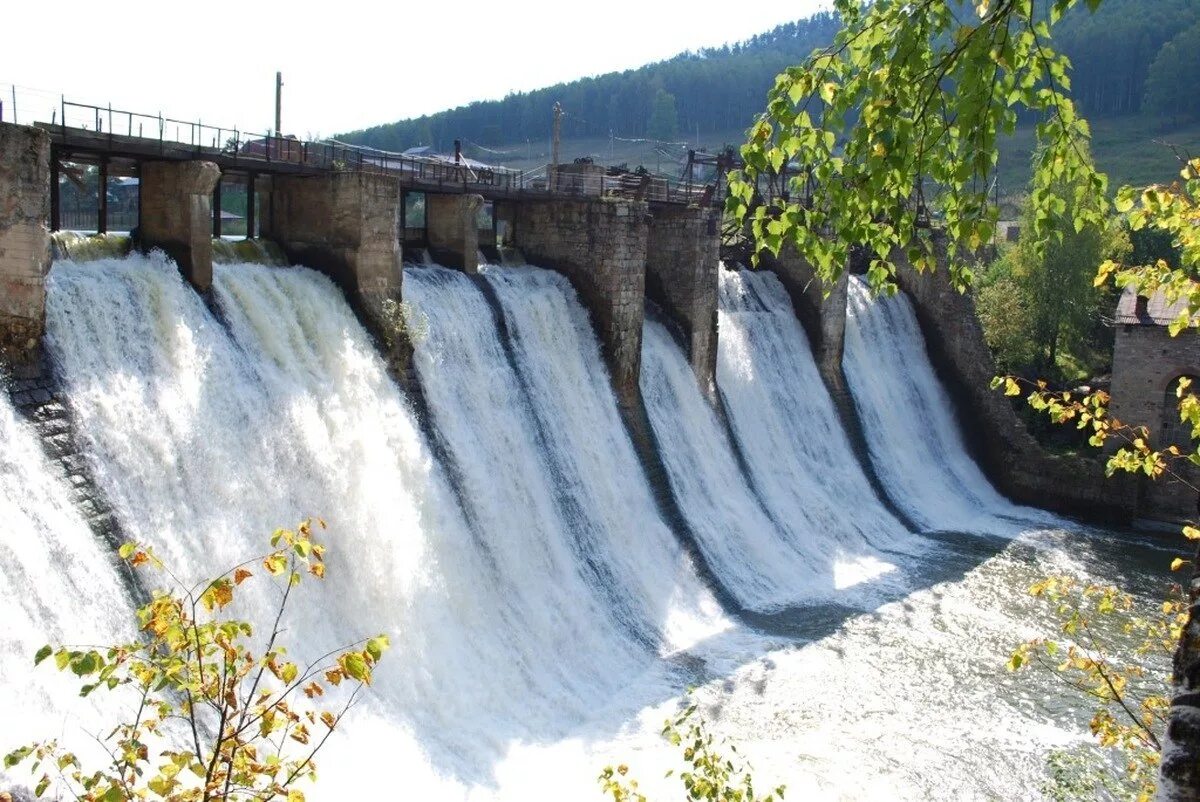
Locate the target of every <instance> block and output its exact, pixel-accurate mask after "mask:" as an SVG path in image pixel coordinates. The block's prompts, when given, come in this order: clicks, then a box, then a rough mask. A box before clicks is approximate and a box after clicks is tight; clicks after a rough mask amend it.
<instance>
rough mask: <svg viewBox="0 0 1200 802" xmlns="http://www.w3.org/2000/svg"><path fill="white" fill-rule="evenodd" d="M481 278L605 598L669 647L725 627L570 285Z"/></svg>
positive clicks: (526, 277)
mask: <svg viewBox="0 0 1200 802" xmlns="http://www.w3.org/2000/svg"><path fill="white" fill-rule="evenodd" d="M483 275H484V280H486V281H487V282H488V284H489V285H491V287H492V288H493V289H494V291H495V293H496V296H497V298H498V300H499V303H500V305H501V306H502V308H503V311H504V320H505V324H506V326H507V328H508V332H509V335H510V337H511V342H512V353H513V361H514V365H515V367H516V370H517V373H518V375H519V377H520V380H521V382H522V384H523V386H524V389H525V392H526V393H527V394H528V397H529V399H530V403H531V409H532V412H533V414H534V416H535V419H536V424H537V426H538V428H539V429H540V431H541V432H542V434H543V437H544V439H545V442H546V443H547V444H548V447H547V448H546V449H545V452H544V453H545V454H546V457H547V463H548V467H549V469H550V473H551V476H552V477H553V481H554V483H555V484H556V486H557V487H558V488H559V493H560V496H561V497H562V498H563V500H564V502H565V504H566V505H567V506H568V507H569V508H570V510H571V512H570V515H571V517H572V518H573V521H572V524H573V533H574V537H575V539H577V540H578V542H579V543H580V544H581V546H582V548H583V549H584V550H585V551H586V553H587V554H588V563H589V565H591V566H592V567H593V570H595V571H596V572H597V576H598V577H600V578H601V581H603V582H604V583H606V584H607V585H608V586H609V587H610V588H612V590H610V593H612V594H614V595H625V596H627V598H628V600H629V602H628V603H629V604H630V605H631V606H632V609H633V610H635V611H638V613H639V617H640V619H641V622H642V623H641V624H640V625H639V627H640V628H641V629H643V630H644V631H646V632H650V633H654V632H657V635H656V637H658V638H660V639H663V640H665V643H666V644H667V646H668V648H676V649H678V648H681V647H687V646H690V645H692V644H694V643H695V642H696V641H697V640H699V639H701V638H704V637H709V636H712V635H713V634H715V633H716V632H718V631H720V629H723V628H724V627H725V626H726V624H725V622H723V621H722V618H721V616H720V614H719V607H718V606H717V603H716V601H715V599H714V598H713V597H712V596H711V595H710V594H709V593H708V592H707V590H706V589H704V588H703V587H702V586H701V584H700V581H699V579H698V578H697V575H696V573H695V571H694V569H693V566H692V565H691V563H690V561H689V560H688V559H687V558H686V557H685V556H684V554H683V552H682V551H681V549H680V547H679V545H678V543H677V541H676V540H675V538H674V536H673V535H672V533H671V531H670V530H669V529H668V528H667V526H666V524H665V523H664V522H663V520H662V518H661V517H660V516H659V514H658V510H657V508H656V506H655V504H654V499H653V497H652V496H651V494H650V491H649V487H648V486H647V484H646V481H645V477H644V475H643V473H642V470H641V468H640V466H639V464H638V461H637V456H636V454H635V453H634V450H633V445H632V443H631V442H630V440H629V437H628V435H627V434H626V431H625V427H624V425H623V424H622V422H621V417H620V413H619V412H618V411H617V405H616V403H615V401H614V398H613V394H612V390H611V388H610V384H609V380H608V376H607V373H606V372H605V370H604V367H603V362H602V361H601V359H600V349H599V346H598V344H597V342H596V337H595V335H594V334H593V332H592V327H591V325H590V323H589V321H588V317H587V314H586V313H585V312H584V310H583V307H581V306H580V305H579V302H578V301H577V300H576V298H575V291H574V290H573V289H571V285H570V283H568V282H567V280H566V279H565V278H563V277H562V276H561V275H559V274H557V273H553V272H551V271H548V270H541V269H538V268H531V267H519V268H489V269H487V270H485V272H484V274H483ZM666 588H670V589H671V591H670V593H669V594H664V589H666ZM614 604H617V602H615V601H614ZM635 623H636V622H635Z"/></svg>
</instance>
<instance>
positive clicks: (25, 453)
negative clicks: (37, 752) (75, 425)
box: [0, 385, 134, 789]
mask: <svg viewBox="0 0 1200 802" xmlns="http://www.w3.org/2000/svg"><path fill="white" fill-rule="evenodd" d="M0 521H3V522H4V523H3V525H2V526H0V689H2V692H3V698H4V702H3V706H2V708H0V754H7V753H8V752H9V751H10V750H12V749H14V748H16V747H18V746H23V745H25V744H28V743H30V742H32V741H34V740H41V739H44V738H48V737H53V736H57V735H62V736H63V737H64V738H70V740H71V741H72V742H73V744H74V745H73V747H72V748H75V749H76V750H77V751H78V752H79V754H80V756H81V758H86V759H89V760H96V759H98V758H100V756H101V755H102V754H103V753H102V752H101V751H100V750H99V747H98V746H96V745H95V744H94V743H93V742H92V739H91V738H90V736H89V735H88V734H87V733H92V732H97V731H99V730H101V729H102V728H104V726H105V724H107V723H109V722H111V721H113V717H114V714H117V713H118V711H120V710H121V707H120V705H118V704H115V703H114V700H113V699H111V698H110V697H108V696H107V695H105V694H103V693H97V694H94V695H92V696H90V697H89V698H88V700H87V701H84V700H82V699H80V698H79V687H80V685H81V684H82V681H81V680H79V679H78V678H77V677H75V675H73V674H71V673H70V672H67V673H66V674H62V673H60V672H58V671H57V670H56V669H55V668H54V661H53V660H50V661H48V662H46V663H44V664H42V665H41V666H38V667H36V668H35V667H34V665H33V656H34V654H35V653H36V652H37V650H38V649H40V648H42V646H44V645H46V644H50V645H53V646H59V645H63V646H67V647H81V646H88V645H94V644H107V643H114V644H115V643H119V642H124V641H128V640H132V639H133V637H134V635H133V627H132V618H131V617H130V614H129V613H130V607H129V603H128V601H127V599H126V594H125V590H124V588H123V587H122V585H121V582H120V579H119V578H118V576H117V572H116V570H115V566H114V563H113V559H112V557H113V555H111V554H109V553H108V550H107V549H106V548H105V547H104V545H103V543H102V542H101V541H99V540H98V539H97V538H96V536H95V535H94V534H92V531H91V529H90V528H89V527H88V524H87V522H86V521H84V520H83V518H82V517H81V516H80V514H79V513H78V511H77V510H76V509H75V507H74V504H73V503H72V501H71V497H70V494H69V492H68V488H67V485H66V482H65V480H64V479H63V478H62V477H61V476H59V475H58V472H57V471H55V469H54V468H53V467H52V466H51V464H50V463H49V461H48V460H47V459H46V457H45V455H44V454H43V453H42V450H41V448H40V446H39V445H38V443H37V440H36V439H35V436H34V434H33V432H31V431H29V427H28V425H27V424H26V423H25V422H23V421H21V420H20V419H19V418H18V417H17V414H16V412H15V410H14V409H13V407H12V405H11V404H10V402H9V398H8V392H7V390H6V388H5V387H4V386H3V385H0ZM10 776H11V779H12V780H13V781H15V782H17V783H22V784H28V785H29V786H30V787H32V785H33V783H32V782H31V781H30V775H28V774H25V773H23V771H22V770H17V771H14V772H12V774H11V775H10ZM5 778H6V772H5V771H4V769H3V768H0V789H2V788H5V787H6V783H5Z"/></svg>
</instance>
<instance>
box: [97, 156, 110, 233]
mask: <svg viewBox="0 0 1200 802" xmlns="http://www.w3.org/2000/svg"><path fill="white" fill-rule="evenodd" d="M99 190H100V191H99V193H98V198H97V201H98V202H97V204H96V233H97V234H105V233H107V232H108V157H107V156H102V157H101V158H100V187H99Z"/></svg>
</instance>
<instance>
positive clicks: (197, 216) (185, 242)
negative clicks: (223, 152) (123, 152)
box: [140, 161, 221, 292]
mask: <svg viewBox="0 0 1200 802" xmlns="http://www.w3.org/2000/svg"><path fill="white" fill-rule="evenodd" d="M220 178H221V171H220V169H219V168H218V167H217V165H215V164H213V163H212V162H205V161H191V162H163V161H157V162H155V161H148V162H144V163H143V164H142V171H141V230H140V235H141V236H140V239H141V244H142V247H143V248H145V249H147V250H149V249H151V248H161V249H162V250H164V251H165V252H166V253H167V255H168V256H170V257H171V258H172V259H174V260H175V263H176V264H177V265H179V270H180V272H181V273H183V276H184V278H186V279H187V280H188V282H190V283H191V285H192V286H193V287H195V288H196V290H197V291H198V292H208V290H209V289H210V288H211V287H212V236H213V233H212V232H213V211H212V198H213V190H214V189H215V188H216V186H217V181H219V180H220Z"/></svg>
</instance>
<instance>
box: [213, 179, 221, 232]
mask: <svg viewBox="0 0 1200 802" xmlns="http://www.w3.org/2000/svg"><path fill="white" fill-rule="evenodd" d="M221 181H222V179H221V178H218V179H217V185H216V186H215V187H213V200H212V207H213V209H212V233H213V239H218V238H220V236H221Z"/></svg>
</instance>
